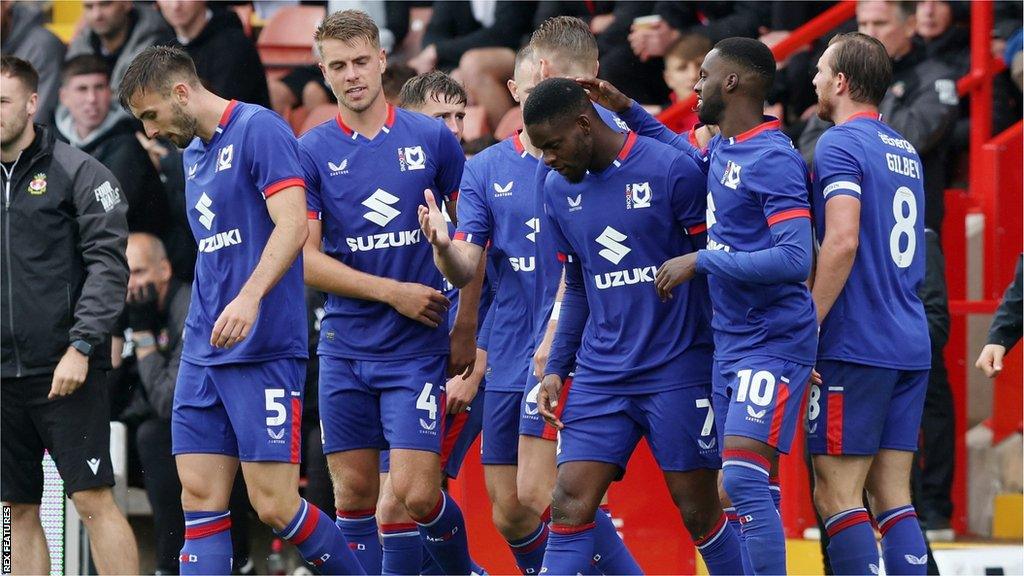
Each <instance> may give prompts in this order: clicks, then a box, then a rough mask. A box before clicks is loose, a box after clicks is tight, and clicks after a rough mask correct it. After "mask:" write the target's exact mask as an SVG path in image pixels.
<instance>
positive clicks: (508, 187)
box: [494, 180, 515, 198]
mask: <svg viewBox="0 0 1024 576" xmlns="http://www.w3.org/2000/svg"><path fill="white" fill-rule="evenodd" d="M514 183H515V181H514V180H509V181H508V184H505V185H504V186H499V185H498V183H497V182H495V183H494V197H495V198H504V197H505V196H511V195H512V184H514Z"/></svg>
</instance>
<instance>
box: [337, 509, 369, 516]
mask: <svg viewBox="0 0 1024 576" xmlns="http://www.w3.org/2000/svg"><path fill="white" fill-rule="evenodd" d="M376 513H377V509H376V508H367V509H365V510H335V514H336V515H337V516H338V518H366V517H367V516H373V515H374V514H376Z"/></svg>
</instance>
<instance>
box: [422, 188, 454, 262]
mask: <svg viewBox="0 0 1024 576" xmlns="http://www.w3.org/2000/svg"><path fill="white" fill-rule="evenodd" d="M423 199H424V200H425V201H426V205H423V204H421V205H420V207H419V209H418V210H417V215H418V216H419V218H420V230H421V231H422V232H423V237H424V238H426V239H427V242H430V244H431V245H433V246H434V247H436V248H439V249H444V248H447V247H448V246H449V245H450V244H451V242H452V239H451V238H450V237H449V236H448V223H447V222H445V221H444V214H442V213H441V209H440V208H439V207H438V206H437V200H435V199H434V193H433V192H431V191H430V189H429V188H427V189H426V190H424V191H423Z"/></svg>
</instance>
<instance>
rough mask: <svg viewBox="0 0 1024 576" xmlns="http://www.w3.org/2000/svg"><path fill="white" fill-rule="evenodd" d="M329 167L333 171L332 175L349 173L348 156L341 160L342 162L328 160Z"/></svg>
mask: <svg viewBox="0 0 1024 576" xmlns="http://www.w3.org/2000/svg"><path fill="white" fill-rule="evenodd" d="M327 168H328V169H330V171H331V176H337V175H339V174H348V158H345V159H343V160H342V161H341V164H335V163H334V162H330V161H328V162H327Z"/></svg>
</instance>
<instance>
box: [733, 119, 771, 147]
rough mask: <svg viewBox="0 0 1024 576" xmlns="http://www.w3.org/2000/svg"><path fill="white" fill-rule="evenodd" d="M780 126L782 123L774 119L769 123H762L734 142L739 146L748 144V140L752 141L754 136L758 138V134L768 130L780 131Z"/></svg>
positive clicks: (735, 138)
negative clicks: (743, 143)
mask: <svg viewBox="0 0 1024 576" xmlns="http://www.w3.org/2000/svg"><path fill="white" fill-rule="evenodd" d="M780 125H781V122H779V121H778V119H772V120H769V121H767V122H762V123H760V124H758V125H757V126H754V127H753V128H751V129H750V130H747V131H746V132H744V133H742V134H740V135H738V136H735V137H733V141H734V142H736V143H737V144H738V143H740V142H746V141H747V140H750V139H751V138H753V137H754V136H757V135H758V134H760V133H762V132H765V131H767V130H778V129H779V126H780Z"/></svg>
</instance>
